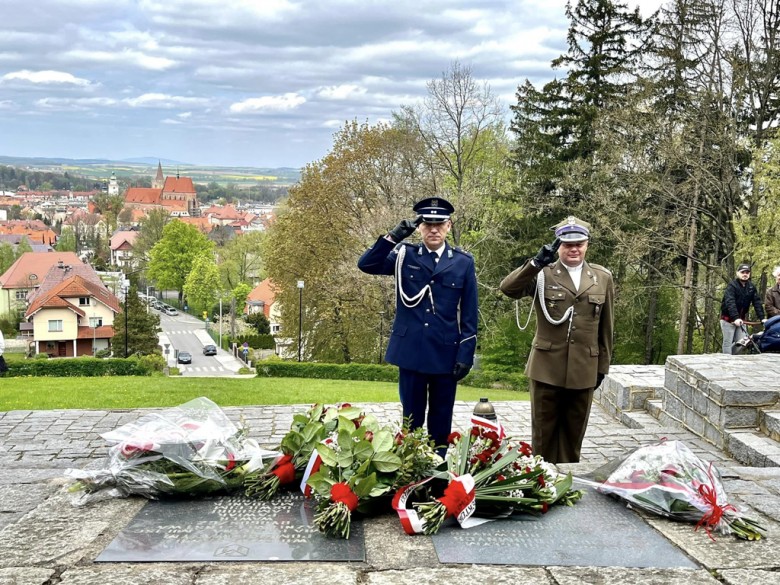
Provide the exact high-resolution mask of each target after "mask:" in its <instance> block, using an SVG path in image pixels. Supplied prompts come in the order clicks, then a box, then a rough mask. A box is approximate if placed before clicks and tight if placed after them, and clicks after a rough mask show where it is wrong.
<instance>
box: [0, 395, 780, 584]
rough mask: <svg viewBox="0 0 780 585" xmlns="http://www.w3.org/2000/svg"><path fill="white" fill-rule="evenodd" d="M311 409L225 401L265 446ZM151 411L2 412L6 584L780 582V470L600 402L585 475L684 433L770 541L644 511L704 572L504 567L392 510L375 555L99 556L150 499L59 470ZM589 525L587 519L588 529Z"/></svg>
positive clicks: (95, 460)
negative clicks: (240, 558) (480, 561)
mask: <svg viewBox="0 0 780 585" xmlns="http://www.w3.org/2000/svg"><path fill="white" fill-rule="evenodd" d="M360 406H363V407H364V408H365V410H366V411H368V412H371V413H373V414H374V415H375V416H377V417H378V418H380V420H392V419H398V418H400V406H399V405H398V404H363V405H360ZM494 406H495V407H496V411H497V412H498V413H499V415H500V417H501V420H502V422H503V423H504V425H505V427H506V428H507V430H508V432H509V434H511V435H512V436H513V437H516V438H520V439H525V440H528V439H529V438H530V429H531V424H530V405H529V403H527V402H497V403H495V404H494ZM301 408H302V407H301V406H256V407H244V408H226V409H225V411H226V412H227V413H228V416H230V417H231V418H232V419H233V420H235V421H238V420H239V418H240V417H242V418H243V419H244V421H245V422H246V423H247V424H248V425H249V426H250V429H251V433H250V434H251V436H253V437H254V438H256V439H257V440H258V441H259V442H260V443H261V444H264V445H268V446H271V445H273V444H275V443H277V442H278V441H279V440H280V439H281V438H282V436H283V435H284V433H285V432H286V430H287V429H288V428H289V425H290V423H291V421H292V416H293V413H294V412H296V411H297V410H300V409H301ZM472 408H473V404H467V403H462V402H459V403H457V404H456V407H455V426H456V427H459V428H460V430H462V429H463V427H464V426H466V425H467V424H468V420H469V416H470V413H471V409H472ZM146 412H149V411H148V410H145V409H138V410H128V411H99V410H57V411H13V412H6V413H0V470H2V471H0V585H6V584H8V585H10V584H14V585H47V584H54V583H63V584H74V585H75V584H81V585H86V584H96V585H97V584H100V585H102V584H106V583H111V584H136V583H139V584H140V583H144V584H147V583H150V584H157V583H159V584H164V585H179V584H182V585H184V584H193V585H218V584H219V585H227V584H234V583H235V584H239V583H240V584H249V585H252V584H255V583H257V584H263V585H270V584H273V583H290V584H298V583H300V584H306V585H311V584H312V583H354V584H355V585H358V584H360V585H364V584H371V585H380V584H381V585H384V584H391V583H392V584H395V583H409V584H412V583H414V584H415V585H425V584H433V583H451V582H469V581H477V580H479V582H481V583H482V584H484V585H487V584H492V583H507V584H509V583H528V584H533V585H537V584H539V585H541V584H545V585H554V584H558V585H574V584H581V583H582V584H584V583H588V584H610V585H611V584H615V585H617V584H623V583H639V584H643V583H647V584H651V583H652V584H664V585H667V584H674V583H695V584H716V583H718V582H721V583H727V584H737V583H739V584H740V585H742V584H745V583H749V584H753V583H755V584H770V585H771V584H775V585H780V468H751V467H742V466H740V465H739V464H737V463H736V462H735V461H733V460H731V459H729V458H728V457H727V456H725V455H724V454H723V453H722V452H720V451H718V450H716V449H714V447H712V446H711V445H709V444H708V443H705V442H704V441H702V440H701V439H698V438H697V437H695V436H694V435H692V434H689V433H686V432H682V431H680V430H679V429H671V428H663V427H662V426H660V425H659V423H658V422H657V421H656V420H655V419H653V418H652V417H650V416H649V415H646V414H637V415H635V417H636V419H637V420H638V421H639V422H640V423H641V424H642V425H643V428H641V429H632V428H627V427H625V426H623V425H621V424H620V423H618V422H616V421H615V420H613V419H612V418H610V417H609V416H608V415H607V414H606V413H605V412H604V411H603V410H602V409H601V408H600V407H599V406H598V405H595V404H594V406H593V411H592V413H591V419H590V425H589V427H588V433H587V436H586V439H585V443H584V445H583V462H582V463H580V464H577V465H570V466H563V467H565V468H566V469H567V470H571V471H573V472H574V473H575V475H576V474H577V473H584V472H586V471H589V470H591V469H592V468H593V467H595V466H596V465H598V464H600V463H603V462H604V461H606V460H607V459H609V458H612V457H613V456H615V455H618V454H620V453H622V452H623V451H624V450H625V449H628V448H631V447H635V446H637V445H640V444H642V443H646V442H651V441H655V440H658V439H660V438H661V437H667V438H668V439H680V440H683V441H685V442H686V443H687V444H688V446H689V447H691V448H692V449H693V450H694V451H695V452H697V453H698V454H700V455H701V456H703V458H705V459H709V460H714V461H715V462H716V465H717V466H718V467H719V469H720V470H721V473H722V475H723V476H724V478H725V479H726V487H727V490H728V491H729V493H730V494H731V495H732V498H733V499H734V500H735V501H737V502H738V503H740V504H742V505H743V506H744V507H746V508H748V509H749V510H752V512H753V513H754V515H756V516H758V517H759V518H760V519H761V520H762V521H763V523H764V525H765V526H767V527H768V530H769V538H768V539H767V540H765V541H761V542H757V543H755V542H751V543H749V542H743V541H738V540H735V539H733V538H730V537H719V538H717V541H716V542H712V541H711V540H710V539H708V538H707V537H706V535H704V534H702V533H701V532H698V533H697V532H694V531H693V526H692V525H689V524H676V523H672V522H669V521H666V520H661V519H658V518H650V517H647V518H645V520H646V521H647V522H648V523H649V524H650V525H652V526H653V527H654V528H655V529H656V530H658V531H659V532H660V533H661V534H663V535H664V536H665V537H666V538H668V539H669V540H670V541H671V542H672V543H674V544H675V545H676V546H678V547H679V548H680V549H682V550H683V551H684V552H685V553H686V554H687V555H688V556H689V557H690V558H691V559H692V560H693V561H694V562H696V563H697V565H698V566H699V567H700V568H699V569H698V570H682V569H679V570H672V569H624V568H595V567H543V568H524V567H517V566H515V567H498V566H465V565H442V564H440V563H439V562H438V559H437V557H436V553H435V550H434V547H433V544H432V542H431V540H430V538H428V537H424V536H418V537H414V538H412V537H408V536H406V535H405V534H404V533H403V531H402V530H401V527H400V524H399V522H398V520H397V518H395V517H394V516H391V515H388V516H384V517H380V518H374V519H370V520H368V521H367V522H366V562H365V563H353V564H347V563H341V564H339V563H330V564H327V565H323V564H317V563H253V564H241V563H216V564H214V563H212V564H209V563H186V564H184V563H182V564H179V563H176V564H170V563H148V564H101V565H96V564H94V563H93V561H94V559H95V558H96V557H97V555H98V554H100V552H101V551H102V550H103V548H104V547H105V546H106V545H107V544H108V543H109V542H111V540H113V538H114V537H115V536H116V535H117V534H118V532H119V531H120V530H121V529H122V528H123V527H124V526H125V525H126V524H127V523H128V522H129V521H130V519H131V518H132V517H133V516H134V515H135V514H136V513H137V512H138V510H140V509H141V507H143V505H144V504H145V501H143V500H140V499H128V500H114V501H109V502H103V503H99V504H95V505H92V506H88V507H86V508H78V509H77V508H73V507H72V506H71V505H70V504H69V502H68V500H67V497H66V493H65V490H64V488H63V484H64V483H65V482H64V481H63V480H62V479H60V478H61V476H62V471H63V470H64V469H65V468H68V467H79V468H85V467H91V466H95V465H99V463H100V462H99V459H100V458H101V457H104V456H105V452H106V451H105V447H104V444H103V441H102V439H101V438H100V436H99V435H100V433H102V432H105V431H108V430H111V429H114V428H116V427H117V426H119V425H122V424H124V423H127V422H130V421H133V420H135V419H136V418H137V417H139V416H140V415H141V414H144V413H146ZM584 529H587V527H584Z"/></svg>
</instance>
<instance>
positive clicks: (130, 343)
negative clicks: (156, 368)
mask: <svg viewBox="0 0 780 585" xmlns="http://www.w3.org/2000/svg"><path fill="white" fill-rule="evenodd" d="M124 311H127V330H125V313H124ZM146 311H147V308H146V305H145V304H144V303H142V302H141V299H139V298H138V288H137V287H136V286H134V285H132V286H130V290H129V291H128V293H127V299H126V302H125V303H122V312H121V313H119V314H117V315H116V317H114V337H113V339H112V340H111V345H112V348H113V350H114V355H116V356H120V357H124V355H125V337H126V336H127V355H133V354H136V353H139V354H141V355H150V354H153V353H156V352H157V351H158V349H159V339H158V338H157V334H158V333H159V332H160V331H162V329H160V317H159V315H157V314H156V313H153V312H149V313H147V312H146ZM127 331H129V335H126V332H127Z"/></svg>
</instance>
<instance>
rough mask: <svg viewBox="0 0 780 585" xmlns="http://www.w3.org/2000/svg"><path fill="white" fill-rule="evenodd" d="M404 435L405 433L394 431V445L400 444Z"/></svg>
mask: <svg viewBox="0 0 780 585" xmlns="http://www.w3.org/2000/svg"><path fill="white" fill-rule="evenodd" d="M405 436H406V435H404V434H403V433H396V435H395V444H396V445H400V444H401V443H403V442H404V437H405Z"/></svg>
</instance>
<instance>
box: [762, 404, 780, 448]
mask: <svg viewBox="0 0 780 585" xmlns="http://www.w3.org/2000/svg"><path fill="white" fill-rule="evenodd" d="M758 423H759V426H760V427H761V432H763V433H764V434H765V435H767V436H768V437H770V438H771V439H774V440H775V441H780V410H761V411H759V418H758Z"/></svg>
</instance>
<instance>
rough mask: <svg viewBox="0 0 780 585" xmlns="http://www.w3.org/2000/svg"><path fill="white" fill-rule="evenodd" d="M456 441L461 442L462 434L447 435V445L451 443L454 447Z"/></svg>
mask: <svg viewBox="0 0 780 585" xmlns="http://www.w3.org/2000/svg"><path fill="white" fill-rule="evenodd" d="M455 441H460V433H458V432H455V433H450V434H449V435H447V443H449V444H450V445H454V444H455Z"/></svg>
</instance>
